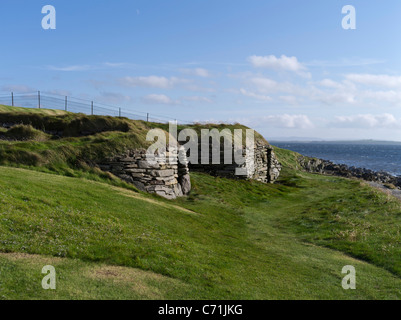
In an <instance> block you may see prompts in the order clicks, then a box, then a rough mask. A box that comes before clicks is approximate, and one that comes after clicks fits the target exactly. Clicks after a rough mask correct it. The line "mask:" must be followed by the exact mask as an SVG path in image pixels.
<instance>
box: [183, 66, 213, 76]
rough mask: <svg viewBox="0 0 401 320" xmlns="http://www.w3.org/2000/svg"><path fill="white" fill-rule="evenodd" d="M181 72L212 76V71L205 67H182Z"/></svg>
mask: <svg viewBox="0 0 401 320" xmlns="http://www.w3.org/2000/svg"><path fill="white" fill-rule="evenodd" d="M181 72H182V73H184V74H188V75H193V76H197V77H202V78H208V77H210V76H211V75H210V72H209V71H208V70H206V69H203V68H195V69H181Z"/></svg>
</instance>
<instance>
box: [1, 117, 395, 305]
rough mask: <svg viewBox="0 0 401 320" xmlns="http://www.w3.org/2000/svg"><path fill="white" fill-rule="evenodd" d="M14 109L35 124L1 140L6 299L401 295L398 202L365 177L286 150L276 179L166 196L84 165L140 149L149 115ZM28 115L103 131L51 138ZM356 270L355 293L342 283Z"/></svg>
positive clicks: (204, 182)
mask: <svg viewBox="0 0 401 320" xmlns="http://www.w3.org/2000/svg"><path fill="white" fill-rule="evenodd" d="M12 110H14V109H11V111H12ZM6 111H7V112H9V111H10V110H6ZM14 111H15V110H14ZM0 117H5V115H4V113H3V114H1V113H0ZM9 117H11V116H9ZM13 117H14V119H16V118H18V119H25V120H24V121H25V122H22V124H20V125H19V126H22V127H18V126H17V127H14V129H13V128H11V129H5V130H4V129H3V130H2V131H1V132H0V135H4V136H5V137H6V138H10V137H14V138H15V139H14V140H3V141H1V140H0V164H1V165H3V166H0V298H1V299H399V298H400V297H401V289H400V288H401V255H400V253H401V252H400V243H401V235H400V230H399V229H400V228H399V226H400V224H401V206H400V204H401V203H400V202H399V201H398V200H396V199H394V198H393V197H392V196H390V195H387V194H385V193H383V192H381V191H378V190H375V189H372V188H371V187H369V186H367V185H365V184H363V183H362V182H360V181H357V180H347V179H343V178H339V177H329V176H322V175H315V174H308V173H305V172H302V171H300V170H299V168H298V165H297V156H298V155H297V154H296V153H294V152H290V151H287V150H282V149H278V148H276V150H275V151H276V154H277V156H278V157H279V160H280V162H281V163H282V164H283V171H282V173H281V176H280V179H279V181H278V182H277V183H275V184H272V185H271V184H268V185H266V184H262V183H258V182H254V181H243V180H230V179H223V178H218V177H212V176H209V175H206V174H200V173H191V180H192V184H193V189H192V191H191V194H190V195H189V196H188V197H185V198H180V199H177V200H174V201H168V200H165V199H163V198H160V197H157V196H154V195H149V194H144V193H142V192H138V191H137V190H136V189H135V188H134V187H132V186H129V185H128V184H126V183H123V182H121V181H120V180H118V179H116V178H115V177H113V176H111V175H109V174H107V173H102V172H100V171H99V170H96V169H94V168H91V167H90V166H89V165H88V164H86V163H85V162H84V160H85V159H95V158H96V157H102V156H105V155H106V154H108V153H113V152H117V151H119V150H123V149H124V148H127V147H138V146H141V145H142V146H143V139H144V135H145V132H146V130H147V129H148V128H149V127H148V126H147V125H146V124H145V123H143V122H130V121H129V120H127V119H110V118H108V117H106V118H101V117H100V118H99V117H88V116H85V115H71V114H67V115H60V116H58V115H57V116H48V115H41V116H38V117H36V118H32V117H31V116H30V117H26V116H21V115H18V114H13ZM15 117H16V118H15ZM40 117H42V118H43V117H44V118H43V119H41V118H40ZM29 119H34V121H42V124H44V125H45V126H52V125H54V124H55V123H61V125H62V126H69V124H71V123H77V121H78V122H79V123H80V124H79V125H77V126H76V127H75V129H74V130H75V131H71V133H72V135H73V133H74V132H75V133H77V132H78V131H79V130H81V129H82V126H84V127H86V128H92V130H94V131H95V132H96V133H94V134H91V135H86V136H70V137H66V138H54V137H52V136H50V137H49V136H47V135H48V134H47V133H44V132H43V130H44V129H46V128H44V129H43V128H41V127H38V125H37V124H38V123H36V126H35V123H29V121H30V120H29ZM30 126H31V127H30ZM126 126H128V127H126ZM149 126H153V127H157V126H160V125H157V124H149ZM193 127H194V128H196V129H197V130H199V129H200V128H201V125H194V126H193ZM237 127H239V125H234V126H231V129H233V128H237ZM126 129H127V130H126ZM10 131H11V132H10ZM38 131H40V132H38ZM45 131H46V130H45ZM21 133H22V134H23V135H25V136H30V137H31V138H30V139H29V140H27V141H21V140H19V139H20V135H21ZM38 137H40V139H39V138H38ZM38 139H39V140H38ZM48 264H51V265H53V266H54V267H56V272H57V290H54V291H51V290H50V291H48V290H43V289H42V288H41V279H42V278H43V276H44V275H42V273H41V270H42V267H43V266H45V265H48ZM345 265H353V266H354V267H355V268H356V272H357V289H356V290H344V289H343V288H342V286H341V280H342V278H343V277H344V275H343V274H341V270H342V268H343V266H345Z"/></svg>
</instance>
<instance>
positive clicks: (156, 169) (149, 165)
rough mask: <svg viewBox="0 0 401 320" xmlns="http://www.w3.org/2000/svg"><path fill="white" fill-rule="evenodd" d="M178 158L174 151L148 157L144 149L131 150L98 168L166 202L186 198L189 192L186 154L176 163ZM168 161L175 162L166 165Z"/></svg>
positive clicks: (106, 161)
mask: <svg viewBox="0 0 401 320" xmlns="http://www.w3.org/2000/svg"><path fill="white" fill-rule="evenodd" d="M180 152H183V150H181V151H180ZM178 154H179V153H178V152H177V151H174V150H173V151H170V152H169V151H166V152H163V153H160V154H157V155H155V156H154V157H147V156H146V150H145V149H138V150H131V151H128V152H126V153H125V154H123V155H119V156H116V157H113V158H109V159H106V160H105V161H104V162H103V163H100V164H98V166H99V167H100V169H102V170H104V171H108V172H111V173H113V174H114V175H115V176H117V177H119V178H121V179H122V180H124V181H126V182H128V183H132V184H133V185H135V186H136V187H137V188H138V189H139V190H142V191H146V192H149V193H156V194H158V195H160V196H162V197H164V198H167V199H175V198H176V197H181V196H184V195H187V194H188V193H189V191H190V190H191V181H190V178H189V170H188V163H187V162H186V161H185V152H183V154H181V158H182V159H183V160H182V161H181V162H178V161H177V159H178ZM169 157H171V158H172V159H175V161H170V162H169V161H168V159H169Z"/></svg>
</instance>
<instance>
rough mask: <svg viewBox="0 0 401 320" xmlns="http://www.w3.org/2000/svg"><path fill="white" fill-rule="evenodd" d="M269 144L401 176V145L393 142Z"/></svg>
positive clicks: (339, 162) (289, 142) (274, 142)
mask: <svg viewBox="0 0 401 320" xmlns="http://www.w3.org/2000/svg"><path fill="white" fill-rule="evenodd" d="M271 144H272V145H274V146H276V147H279V148H283V149H289V150H292V151H295V152H298V153H300V154H302V155H304V156H309V157H316V158H320V159H324V160H329V161H332V162H334V163H336V164H346V165H347V166H350V167H352V166H353V167H356V168H366V169H370V170H374V171H385V172H388V173H390V174H392V175H394V176H401V144H397V143H395V142H394V143H389V142H374V141H373V142H370V143H356V142H346V141H344V142H335V141H327V142H326V141H322V142H291V141H288V142H285V141H272V142H271Z"/></svg>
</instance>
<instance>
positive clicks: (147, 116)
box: [146, 113, 149, 122]
mask: <svg viewBox="0 0 401 320" xmlns="http://www.w3.org/2000/svg"><path fill="white" fill-rule="evenodd" d="M146 122H149V113H148V114H147V115H146Z"/></svg>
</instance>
